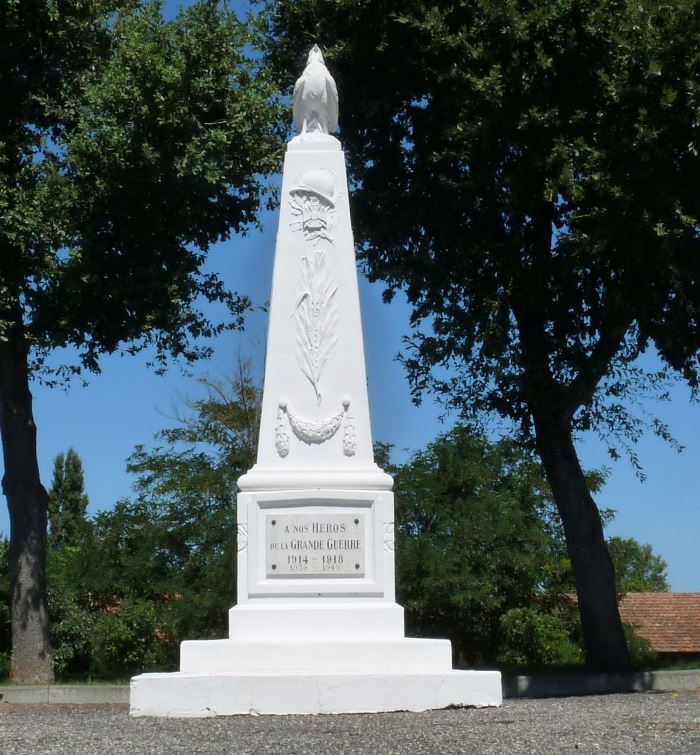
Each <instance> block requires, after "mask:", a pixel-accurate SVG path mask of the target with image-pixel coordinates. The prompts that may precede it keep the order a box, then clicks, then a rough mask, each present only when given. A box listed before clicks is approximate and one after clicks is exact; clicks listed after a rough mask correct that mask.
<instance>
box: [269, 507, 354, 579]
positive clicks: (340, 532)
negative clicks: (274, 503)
mask: <svg viewBox="0 0 700 755" xmlns="http://www.w3.org/2000/svg"><path fill="white" fill-rule="evenodd" d="M265 535H266V537H265V547H266V550H267V576H268V577H364V575H365V521H364V514H362V513H353V514H268V515H267V517H266V520H265Z"/></svg>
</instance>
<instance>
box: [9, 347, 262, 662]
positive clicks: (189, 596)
mask: <svg viewBox="0 0 700 755" xmlns="http://www.w3.org/2000/svg"><path fill="white" fill-rule="evenodd" d="M200 382H201V384H202V387H203V390H204V395H203V396H202V397H201V398H199V399H197V400H195V401H189V400H188V401H185V402H184V409H183V408H180V409H178V410H177V411H176V412H175V417H174V420H175V421H174V424H173V425H172V426H171V427H169V428H167V429H165V430H163V431H161V432H160V433H158V435H157V441H158V443H157V445H156V446H155V447H154V448H150V449H149V448H146V447H145V446H137V447H136V449H135V450H134V453H133V454H132V455H131V457H130V459H129V460H128V470H129V471H130V472H131V473H132V474H134V475H135V485H134V493H135V495H134V497H133V498H132V499H124V500H121V501H118V502H117V504H116V506H115V507H114V508H113V509H112V510H110V511H103V512H100V513H98V514H97V515H96V516H95V517H94V519H93V520H92V521H91V522H90V524H91V526H90V527H89V528H88V530H87V534H86V536H85V538H84V540H83V542H82V543H81V544H80V545H79V546H78V547H73V548H71V547H64V548H63V549H62V550H58V549H56V550H53V551H52V552H51V554H50V556H51V558H50V560H49V566H50V571H49V575H48V577H49V595H50V606H51V610H52V614H51V616H52V620H53V630H54V631H53V635H52V636H53V638H54V642H55V646H56V655H57V660H58V661H59V663H58V664H57V666H58V668H57V670H58V672H59V673H63V674H76V673H78V674H79V673H83V674H84V673H87V672H90V671H91V672H94V673H97V674H99V675H101V676H104V675H107V676H110V675H117V676H123V675H125V674H128V673H130V672H131V671H133V670H134V669H135V668H140V670H153V667H152V666H151V667H150V668H149V664H158V663H161V664H162V663H163V662H166V663H169V664H171V665H172V666H175V665H176V664H177V657H178V656H177V654H178V652H179V643H180V642H181V641H182V640H184V639H201V638H203V637H221V636H222V634H225V632H226V621H227V618H226V617H227V612H228V609H229V608H230V606H231V605H232V604H233V603H234V602H235V584H236V580H235V575H236V557H237V548H236V538H235V531H236V514H235V505H234V501H235V490H236V480H237V478H238V477H240V476H241V475H242V474H243V473H244V472H246V471H247V470H248V469H249V468H250V467H251V466H252V465H253V463H254V461H255V456H256V450H257V448H256V447H257V437H258V425H259V416H260V406H261V399H262V391H261V388H260V387H259V385H258V384H257V382H256V381H255V380H254V378H253V377H252V374H251V367H250V364H249V363H248V362H246V361H240V362H239V364H238V367H237V372H236V374H234V375H233V376H231V377H230V378H226V379H222V380H213V379H210V378H203V379H202V380H201V381H200ZM144 627H146V629H145V630H144V629H143V628H144ZM139 632H141V634H139ZM112 634H113V636H111V635H112ZM156 635H157V636H156ZM0 650H1V648H0ZM122 656H123V657H122ZM129 659H131V660H130V661H129ZM139 664H144V665H141V666H139Z"/></svg>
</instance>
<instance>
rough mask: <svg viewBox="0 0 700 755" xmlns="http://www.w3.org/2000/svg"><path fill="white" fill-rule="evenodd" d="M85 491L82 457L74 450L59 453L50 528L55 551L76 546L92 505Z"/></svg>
mask: <svg viewBox="0 0 700 755" xmlns="http://www.w3.org/2000/svg"><path fill="white" fill-rule="evenodd" d="M84 490H85V480H84V478H83V464H82V462H81V461H80V457H79V456H78V454H77V453H76V452H75V450H74V449H72V448H69V449H68V451H66V453H65V454H63V453H59V454H58V455H57V456H56V458H55V459H54V462H53V481H52V483H51V489H50V490H49V527H50V537H51V543H52V545H53V546H54V547H57V548H60V547H62V546H64V545H75V544H76V543H77V541H78V540H79V538H80V534H81V532H82V531H83V530H84V527H85V512H86V510H87V505H88V497H87V495H85V492H84Z"/></svg>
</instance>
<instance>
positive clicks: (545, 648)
mask: <svg viewBox="0 0 700 755" xmlns="http://www.w3.org/2000/svg"><path fill="white" fill-rule="evenodd" d="M574 629H575V628H574V627H573V626H572V623H571V621H570V620H567V618H565V617H564V616H561V615H558V614H556V613H541V612H540V611H537V610H534V609H532V608H513V609H511V610H510V611H507V612H506V613H505V614H503V616H502V617H501V621H500V630H501V646H500V649H499V653H498V657H497V658H498V661H499V663H502V664H503V665H504V666H566V665H572V664H579V663H581V661H582V658H583V654H582V651H581V648H580V647H578V646H577V644H576V643H575V642H574V641H573V639H572V636H573V634H574Z"/></svg>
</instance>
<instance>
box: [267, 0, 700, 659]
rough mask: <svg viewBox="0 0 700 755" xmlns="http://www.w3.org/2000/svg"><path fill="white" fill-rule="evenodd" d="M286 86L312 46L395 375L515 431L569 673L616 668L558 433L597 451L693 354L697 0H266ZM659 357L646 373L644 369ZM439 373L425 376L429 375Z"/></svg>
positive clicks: (697, 274) (590, 509) (590, 527)
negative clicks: (555, 588) (536, 476)
mask: <svg viewBox="0 0 700 755" xmlns="http://www.w3.org/2000/svg"><path fill="white" fill-rule="evenodd" d="M269 19H270V30H271V35H272V41H271V43H270V47H271V51H270V55H271V58H273V59H274V60H275V62H276V64H277V66H278V67H279V69H280V72H281V73H280V75H281V76H284V80H285V82H288V83H291V82H292V81H293V78H292V76H293V72H294V71H297V70H298V69H299V66H300V60H301V59H302V55H303V51H304V50H305V49H308V47H309V46H310V44H311V42H312V41H313V40H318V41H320V42H321V43H322V44H323V45H324V52H325V53H326V56H327V59H328V61H329V65H330V67H331V69H332V72H333V75H334V77H335V79H336V82H337V84H338V89H339V91H340V93H341V99H342V101H343V102H345V103H348V104H347V105H346V106H345V107H343V106H342V103H341V118H340V122H341V138H342V141H343V144H344V148H345V150H346V153H347V155H348V161H349V169H350V173H351V181H352V186H353V187H354V194H353V213H354V220H355V232H356V238H357V239H358V241H359V243H360V245H361V248H362V250H363V255H364V260H365V263H366V265H367V268H368V271H369V275H370V278H371V279H372V280H377V279H381V280H383V281H384V282H385V283H386V285H387V291H386V298H387V299H391V297H392V296H393V295H394V294H395V292H396V291H398V290H403V291H404V292H405V293H406V296H407V297H408V300H409V302H410V303H411V304H412V306H413V313H412V324H413V325H414V326H415V330H414V336H413V338H412V339H411V343H410V351H409V353H408V356H407V358H406V365H407V368H408V372H409V375H410V377H411V380H412V385H413V388H414V390H415V392H416V395H417V396H419V395H420V393H421V391H423V390H425V389H433V390H435V391H437V393H438V394H439V395H440V396H442V397H443V398H444V399H445V401H447V402H448V403H449V404H451V405H452V406H454V407H456V408H457V409H458V410H460V411H461V412H462V413H463V414H464V415H465V416H467V417H484V416H499V417H501V418H503V419H504V421H505V422H506V423H512V424H513V425H514V426H515V427H516V428H518V429H519V431H520V432H521V433H522V434H523V435H524V437H526V438H529V439H531V440H532V441H533V442H534V444H535V446H536V448H537V451H538V453H539V455H540V457H541V459H542V461H543V464H544V468H545V471H546V474H547V478H548V480H549V483H550V485H551V488H552V492H553V496H554V500H555V502H556V505H557V508H558V510H559V513H560V515H561V519H562V522H563V526H564V531H565V535H566V542H567V546H568V552H569V555H570V557H571V562H572V565H573V572H574V576H575V581H576V590H577V593H578V598H579V601H578V603H579V609H580V613H581V619H582V625H583V633H584V639H585V647H586V656H587V662H588V664H589V665H590V666H591V667H594V668H599V669H606V670H611V669H617V668H623V667H626V666H627V665H628V654H627V649H626V644H625V639H624V634H623V629H622V625H621V622H620V616H619V612H618V609H617V601H616V590H615V575H614V570H613V565H612V561H611V559H610V555H609V553H608V551H607V548H606V545H605V540H604V537H603V528H602V525H601V520H600V516H599V512H598V510H597V507H596V505H595V502H594V500H593V498H592V496H591V493H590V490H589V489H588V486H587V485H586V480H585V475H584V473H583V471H582V469H581V465H580V462H579V459H578V457H577V453H576V449H575V445H574V440H575V437H576V434H577V432H579V431H580V430H585V429H588V428H592V429H595V430H597V431H598V432H599V433H600V434H601V435H602V436H603V437H604V439H605V440H606V442H607V443H608V446H609V447H610V449H611V452H612V453H613V454H617V453H618V451H617V449H618V448H620V444H622V447H623V448H624V447H627V448H628V449H630V451H631V454H632V456H631V458H632V460H633V461H634V460H635V457H634V454H633V450H632V445H631V444H633V442H634V441H635V440H636V439H637V437H638V436H639V435H640V433H641V432H642V431H643V430H644V429H645V427H646V426H647V424H651V427H652V429H653V430H655V431H656V432H658V433H659V434H660V435H662V436H664V437H667V438H669V437H670V436H669V431H668V429H667V428H666V427H665V426H664V425H663V424H661V423H660V422H657V421H655V420H652V421H651V423H647V424H645V421H644V416H643V413H642V415H640V414H639V413H638V412H636V408H637V406H638V405H640V404H641V402H643V401H644V399H645V398H648V397H649V396H650V395H652V396H658V395H661V396H663V392H664V390H665V381H666V380H667V379H669V378H670V377H673V376H682V377H683V378H685V379H686V380H687V381H688V383H689V384H690V386H691V388H692V389H693V392H694V395H697V389H698V374H699V370H698V365H699V362H698V348H699V347H700V312H699V310H700V284H699V281H700V254H699V251H700V232H699V230H698V229H699V228H700V194H698V191H697V186H698V185H699V184H700V157H699V153H698V143H699V140H700V135H699V133H698V130H699V129H700V119H698V105H699V102H700V70H699V69H700V59H699V58H698V56H697V39H698V33H699V32H700V7H699V6H698V4H697V3H695V2H692V1H691V0H682V1H681V2H676V3H668V4H659V3H655V2H651V0H648V1H647V0H643V1H642V2H640V3H631V2H627V0H614V1H613V2H609V0H585V1H584V2H573V0H557V1H556V2H544V1H538V2H531V3H515V2H498V3H496V2H491V0H476V2H442V1H438V2H436V3H432V4H431V5H430V6H429V7H428V6H426V5H425V4H424V3H422V2H415V1H414V0H408V2H406V1H404V0H402V1H401V2H398V1H394V2H391V1H390V2H383V3H364V4H363V3H356V2H353V1H352V0H333V1H332V2H331V0H294V2H292V0H279V2H275V3H270V14H269ZM654 349H656V350H657V351H658V354H659V357H660V359H661V360H662V362H661V363H662V366H663V367H662V369H661V370H659V371H655V372H654V371H651V372H650V371H645V370H644V368H643V366H641V365H640V362H639V361H638V357H639V356H640V355H642V354H644V353H645V352H646V351H648V350H651V351H653V350H654ZM435 368H437V369H435Z"/></svg>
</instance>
